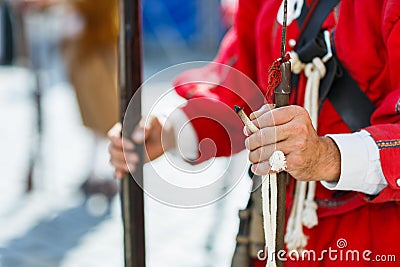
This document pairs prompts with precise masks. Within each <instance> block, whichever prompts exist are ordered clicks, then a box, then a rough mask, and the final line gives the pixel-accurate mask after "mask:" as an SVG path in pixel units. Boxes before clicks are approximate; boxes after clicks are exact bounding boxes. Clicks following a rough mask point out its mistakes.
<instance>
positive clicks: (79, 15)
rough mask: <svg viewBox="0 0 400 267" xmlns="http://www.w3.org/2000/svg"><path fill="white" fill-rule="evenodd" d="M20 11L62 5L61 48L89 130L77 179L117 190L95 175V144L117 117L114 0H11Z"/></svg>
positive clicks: (93, 189)
mask: <svg viewBox="0 0 400 267" xmlns="http://www.w3.org/2000/svg"><path fill="white" fill-rule="evenodd" d="M15 5H16V6H18V7H19V8H20V9H21V10H22V11H24V10H28V9H31V10H32V9H33V10H39V11H40V10H45V9H48V8H50V7H53V6H56V5H63V7H65V8H66V10H67V12H66V14H65V16H64V17H62V18H61V19H62V24H63V25H64V26H63V33H62V43H61V53H62V55H63V58H64V60H65V64H66V67H67V75H68V78H69V81H70V83H71V84H72V86H73V88H74V89H75V92H76V96H77V100H78V104H79V109H80V114H81V117H82V121H83V124H84V125H85V126H86V127H87V128H88V129H90V130H91V132H92V133H93V145H92V156H91V157H90V160H91V161H92V162H91V163H90V164H89V166H90V167H89V173H88V177H87V179H86V181H85V182H84V183H83V185H82V190H83V191H84V193H85V194H87V195H91V194H94V193H103V194H105V195H106V196H108V197H109V198H111V197H113V196H114V195H115V194H116V193H117V191H118V184H117V183H116V182H115V181H114V180H113V179H111V177H96V175H95V159H96V155H97V148H98V145H99V143H100V141H101V140H102V139H104V138H105V136H106V133H107V130H108V129H109V128H110V127H111V126H112V125H114V124H115V123H116V122H117V121H118V107H117V105H118V96H117V44H118V1H117V0H98V1H91V0H70V1H63V0H17V1H16V2H15Z"/></svg>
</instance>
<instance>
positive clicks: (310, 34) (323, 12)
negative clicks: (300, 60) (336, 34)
mask: <svg viewBox="0 0 400 267" xmlns="http://www.w3.org/2000/svg"><path fill="white" fill-rule="evenodd" d="M339 2H340V0H319V2H318V4H317V6H316V7H315V10H314V12H313V13H312V14H310V18H309V21H308V23H307V25H305V26H304V27H305V28H304V30H303V32H302V34H301V36H300V38H299V40H298V41H297V47H304V45H305V44H306V43H307V42H309V41H310V40H314V39H315V38H316V37H317V35H318V33H319V32H320V31H321V25H322V23H324V21H325V19H326V18H327V17H328V15H329V13H330V12H331V11H332V10H333V8H334V7H335V6H336V5H337V4H338V3H339ZM296 50H297V49H296Z"/></svg>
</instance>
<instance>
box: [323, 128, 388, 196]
mask: <svg viewBox="0 0 400 267" xmlns="http://www.w3.org/2000/svg"><path fill="white" fill-rule="evenodd" d="M327 136H328V137H330V138H332V139H333V141H334V142H335V143H336V145H337V146H338V148H339V150H340V157H341V172H340V178H339V181H338V182H326V181H323V182H321V183H322V185H323V186H325V187H326V188H328V189H330V190H345V191H358V192H361V193H365V194H369V195H376V194H378V193H379V192H380V191H381V190H382V189H383V188H385V187H386V186H387V181H386V179H385V176H384V175H383V172H382V167H381V162H380V156H379V149H378V146H377V145H376V143H375V141H374V139H373V138H372V137H371V135H370V134H369V133H368V132H367V131H365V130H362V131H360V132H357V133H352V134H331V135H327Z"/></svg>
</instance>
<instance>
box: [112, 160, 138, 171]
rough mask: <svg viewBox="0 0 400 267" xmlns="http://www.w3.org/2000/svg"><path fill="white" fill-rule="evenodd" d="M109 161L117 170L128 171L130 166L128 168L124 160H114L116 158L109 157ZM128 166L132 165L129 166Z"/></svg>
mask: <svg viewBox="0 0 400 267" xmlns="http://www.w3.org/2000/svg"><path fill="white" fill-rule="evenodd" d="M110 163H111V165H112V166H114V168H115V169H116V170H118V171H122V172H128V171H129V169H130V168H128V165H127V163H126V162H125V161H119V160H116V159H110ZM129 167H133V166H129Z"/></svg>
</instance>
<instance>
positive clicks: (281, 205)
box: [275, 61, 292, 267]
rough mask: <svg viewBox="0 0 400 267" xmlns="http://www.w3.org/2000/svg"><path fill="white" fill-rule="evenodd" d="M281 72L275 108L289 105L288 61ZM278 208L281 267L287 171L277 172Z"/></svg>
mask: <svg viewBox="0 0 400 267" xmlns="http://www.w3.org/2000/svg"><path fill="white" fill-rule="evenodd" d="M280 69H281V72H282V81H281V83H280V84H279V85H278V87H277V88H275V105H276V107H277V108H279V107H283V106H287V105H289V96H290V91H291V86H290V80H291V77H292V75H291V66H290V61H286V62H283V63H282V65H281V66H280ZM277 179H278V185H277V186H278V203H277V204H278V210H277V215H276V216H277V218H276V224H277V227H276V247H275V248H276V251H275V260H276V265H277V267H283V266H284V264H283V261H281V260H279V258H282V255H280V256H281V257H279V255H278V253H279V251H283V250H284V239H285V215H286V185H287V183H288V181H289V174H288V173H287V172H280V173H278V178H277Z"/></svg>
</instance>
